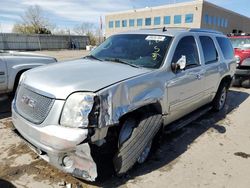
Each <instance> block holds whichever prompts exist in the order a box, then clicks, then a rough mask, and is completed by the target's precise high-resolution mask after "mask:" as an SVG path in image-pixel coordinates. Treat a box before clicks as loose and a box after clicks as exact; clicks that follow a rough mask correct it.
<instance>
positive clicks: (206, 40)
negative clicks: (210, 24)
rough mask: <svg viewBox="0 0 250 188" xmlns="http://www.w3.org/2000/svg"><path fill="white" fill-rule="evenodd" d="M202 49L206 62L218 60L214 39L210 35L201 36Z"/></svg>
mask: <svg viewBox="0 0 250 188" xmlns="http://www.w3.org/2000/svg"><path fill="white" fill-rule="evenodd" d="M200 41H201V46H202V51H203V54H204V59H205V64H206V65H207V64H210V63H215V62H217V61H218V52H217V50H216V48H215V45H214V41H213V39H211V38H210V37H208V36H200Z"/></svg>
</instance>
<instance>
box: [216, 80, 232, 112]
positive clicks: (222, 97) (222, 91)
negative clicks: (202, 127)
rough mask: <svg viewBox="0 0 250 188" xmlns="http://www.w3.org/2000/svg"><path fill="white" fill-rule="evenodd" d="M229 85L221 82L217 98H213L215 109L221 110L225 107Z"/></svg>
mask: <svg viewBox="0 0 250 188" xmlns="http://www.w3.org/2000/svg"><path fill="white" fill-rule="evenodd" d="M227 91H228V88H227V85H226V83H225V82H223V83H221V85H220V87H219V89H218V91H217V93H216V95H215V98H214V100H213V103H212V106H213V110H214V111H217V112H218V111H220V110H222V109H223V108H224V106H225V104H226V100H227Z"/></svg>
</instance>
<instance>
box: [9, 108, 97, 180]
mask: <svg viewBox="0 0 250 188" xmlns="http://www.w3.org/2000/svg"><path fill="white" fill-rule="evenodd" d="M12 121H13V124H14V127H15V128H16V129H17V131H18V132H19V133H20V135H21V137H23V138H24V140H25V141H26V143H28V145H29V146H30V147H31V148H32V149H33V150H35V152H36V153H37V154H38V155H39V156H40V157H41V158H43V159H44V160H46V161H48V162H49V163H50V164H52V165H53V166H55V167H57V168H59V169H60V170H62V171H64V172H66V173H70V174H72V175H73V176H75V177H78V178H81V179H85V180H87V181H95V179H96V177H97V167H96V164H95V162H94V160H93V158H92V156H91V151H90V146H89V144H88V143H83V141H84V140H85V139H86V138H87V136H88V129H73V128H66V127H62V126H59V125H48V126H44V127H37V126H35V125H33V124H32V123H30V122H29V121H27V120H25V119H24V118H22V117H21V116H20V115H19V114H18V113H17V112H16V111H15V109H14V108H13V107H12ZM55 133H56V134H55Z"/></svg>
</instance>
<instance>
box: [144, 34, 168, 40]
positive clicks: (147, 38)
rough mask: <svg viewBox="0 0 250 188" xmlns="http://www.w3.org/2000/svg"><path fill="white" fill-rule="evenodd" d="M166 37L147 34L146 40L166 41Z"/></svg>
mask: <svg viewBox="0 0 250 188" xmlns="http://www.w3.org/2000/svg"><path fill="white" fill-rule="evenodd" d="M165 38H166V37H164V36H155V35H154V36H153V35H151V36H147V37H146V39H145V40H154V41H164V39H165Z"/></svg>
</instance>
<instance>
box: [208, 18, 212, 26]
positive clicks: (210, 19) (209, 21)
mask: <svg viewBox="0 0 250 188" xmlns="http://www.w3.org/2000/svg"><path fill="white" fill-rule="evenodd" d="M212 22H213V17H212V16H208V24H209V25H212Z"/></svg>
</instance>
